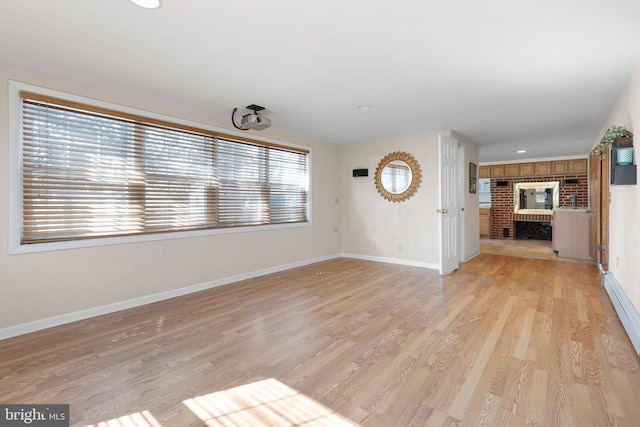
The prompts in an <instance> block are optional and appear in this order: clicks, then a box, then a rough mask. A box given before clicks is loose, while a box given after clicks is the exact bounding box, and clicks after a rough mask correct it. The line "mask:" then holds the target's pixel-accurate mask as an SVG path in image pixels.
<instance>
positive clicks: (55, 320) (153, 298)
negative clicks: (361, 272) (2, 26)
mask: <svg viewBox="0 0 640 427" xmlns="http://www.w3.org/2000/svg"><path fill="white" fill-rule="evenodd" d="M340 256H341V255H340V254H334V255H327V256H323V257H318V258H313V259H308V260H304V261H298V262H293V263H290V264H283V265H279V266H275V267H269V268H265V269H263V270H257V271H252V272H249V273H243V274H238V275H236V276H231V277H225V278H222V279H217V280H212V281H210V282H205V283H199V284H197V285H191V286H186V287H184V288H178V289H172V290H170V291H165V292H159V293H157V294H152V295H145V296H142V297H139V298H132V299H128V300H125V301H119V302H116V303H113V304H107V305H102V306H99V307H93V308H89V309H86V310H80V311H76V312H73V313H67V314H62V315H59V316H53V317H49V318H46V319H41V320H35V321H33V322H28V323H22V324H20V325H15V326H9V327H6V328H2V329H0V340H3V339H7V338H11V337H15V336H18V335H24V334H28V333H30V332H36V331H40V330H43V329H48V328H52V327H54V326H60V325H64V324H67V323H72V322H77V321H79V320H84V319H89V318H91V317H96V316H102V315H104V314H109V313H114V312H116V311H122V310H127V309H129V308H134V307H139V306H142V305H145V304H151V303H154V302H158V301H162V300H166V299H170V298H175V297H180V296H183V295H187V294H191V293H194V292H200V291H204V290H207V289H211V288H216V287H218V286H224V285H228V284H230V283H234V282H239V281H241V280H247V279H253V278H255V277H260V276H264V275H267V274H271V273H278V272H280V271H285V270H290V269H292V268H296V267H303V266H305V265H309V264H314V263H316V262H321V261H327V260H330V259H334V258H340Z"/></svg>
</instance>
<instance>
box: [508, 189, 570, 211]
mask: <svg viewBox="0 0 640 427" xmlns="http://www.w3.org/2000/svg"><path fill="white" fill-rule="evenodd" d="M544 188H551V189H552V191H553V193H552V199H553V208H552V209H521V208H520V190H521V189H544ZM558 206H560V181H551V182H518V183H516V185H514V186H513V213H517V214H529V215H531V214H534V215H553V210H554V209H557V208H558Z"/></svg>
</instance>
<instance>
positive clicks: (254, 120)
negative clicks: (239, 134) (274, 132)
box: [240, 113, 271, 130]
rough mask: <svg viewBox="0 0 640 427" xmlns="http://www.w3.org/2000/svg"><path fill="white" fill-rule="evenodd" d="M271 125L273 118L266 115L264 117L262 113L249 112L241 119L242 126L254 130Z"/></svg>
mask: <svg viewBox="0 0 640 427" xmlns="http://www.w3.org/2000/svg"><path fill="white" fill-rule="evenodd" d="M269 126H271V120H269V119H267V118H266V117H262V114H260V113H255V114H247V115H245V116H242V118H241V119H240V127H243V128H248V129H253V130H262V129H266V128H268V127H269Z"/></svg>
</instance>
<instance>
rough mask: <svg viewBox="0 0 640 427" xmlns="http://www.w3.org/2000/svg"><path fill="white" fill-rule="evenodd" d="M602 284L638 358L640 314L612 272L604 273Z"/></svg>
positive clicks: (639, 348) (639, 351)
mask: <svg viewBox="0 0 640 427" xmlns="http://www.w3.org/2000/svg"><path fill="white" fill-rule="evenodd" d="M602 285H603V286H604V288H605V289H606V291H607V293H608V294H609V298H610V299H611V302H612V303H613V306H614V307H615V309H616V312H617V313H618V317H620V322H622V326H624V329H625V331H626V332H627V335H628V336H629V339H630V340H631V343H632V344H633V347H634V348H635V350H636V354H637V355H638V357H639V359H640V314H638V310H636V308H635V307H634V306H633V304H631V301H629V297H627V294H626V293H625V292H624V290H623V289H622V287H621V286H620V283H618V281H617V280H616V278H615V277H614V276H613V273H611V272H606V273H605V274H604V277H603V279H602Z"/></svg>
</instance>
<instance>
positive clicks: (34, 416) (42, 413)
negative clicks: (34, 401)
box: [0, 404, 69, 427]
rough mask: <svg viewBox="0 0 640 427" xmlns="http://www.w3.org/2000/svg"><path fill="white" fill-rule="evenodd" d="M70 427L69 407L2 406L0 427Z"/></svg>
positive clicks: (0, 409) (0, 405)
mask: <svg viewBox="0 0 640 427" xmlns="http://www.w3.org/2000/svg"><path fill="white" fill-rule="evenodd" d="M17 426H34V427H69V405H3V404H0V427H17Z"/></svg>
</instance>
